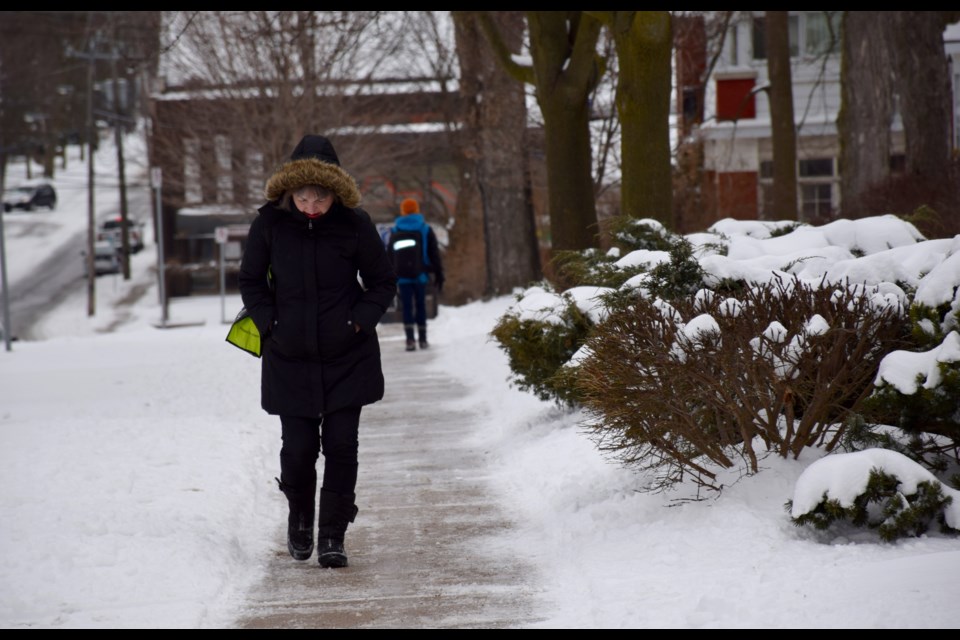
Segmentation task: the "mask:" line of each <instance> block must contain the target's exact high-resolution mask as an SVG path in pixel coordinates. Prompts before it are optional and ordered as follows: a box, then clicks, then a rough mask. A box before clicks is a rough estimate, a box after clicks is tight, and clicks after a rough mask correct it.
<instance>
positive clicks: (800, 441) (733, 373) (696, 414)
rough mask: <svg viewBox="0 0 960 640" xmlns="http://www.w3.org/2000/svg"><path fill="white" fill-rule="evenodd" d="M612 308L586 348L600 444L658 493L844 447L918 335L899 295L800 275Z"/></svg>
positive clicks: (587, 399)
mask: <svg viewBox="0 0 960 640" xmlns="http://www.w3.org/2000/svg"><path fill="white" fill-rule="evenodd" d="M608 311H609V316H608V317H607V319H606V321H605V322H604V323H603V324H602V325H600V326H598V327H597V329H596V330H595V331H594V332H593V333H592V334H591V335H590V337H589V338H588V339H587V342H586V344H585V345H584V348H585V350H586V352H587V354H588V355H587V356H586V357H585V358H583V359H582V360H581V361H580V362H579V368H578V382H577V386H578V387H579V389H580V395H579V397H580V401H581V403H582V404H583V406H584V408H585V410H586V412H587V414H588V415H589V416H590V420H589V423H588V425H589V429H590V433H591V436H592V437H593V438H594V440H595V442H596V443H597V446H598V447H599V448H600V449H601V450H603V451H605V452H606V453H608V454H609V455H611V456H612V457H614V458H616V459H619V460H621V461H622V462H624V463H627V464H630V465H636V466H639V467H641V468H643V469H648V470H654V471H655V472H656V475H657V476H658V477H659V478H660V480H659V481H658V486H660V487H663V486H666V485H669V484H671V483H673V482H676V481H679V480H680V479H681V478H683V477H684V476H685V475H690V474H692V475H693V477H694V478H695V479H696V481H697V482H699V483H701V484H703V485H705V486H712V483H713V480H714V478H715V476H716V471H717V467H718V466H719V467H723V468H729V467H734V466H735V465H738V464H740V465H742V467H743V468H744V471H745V472H747V473H752V472H756V471H757V470H758V459H759V458H760V457H761V456H762V455H764V454H765V453H766V452H774V453H776V454H778V455H781V456H783V457H787V456H794V457H796V456H799V454H800V452H801V451H802V450H803V449H804V448H805V447H811V446H824V447H825V448H826V449H827V450H831V449H833V448H834V447H835V446H836V445H837V443H838V442H839V440H840V438H841V436H842V434H843V430H844V423H845V420H846V419H847V418H848V417H849V416H851V415H853V414H855V413H856V412H857V411H858V410H859V406H860V404H861V403H862V401H863V399H864V398H865V397H866V396H867V395H868V394H869V392H870V390H871V389H872V382H873V379H874V377H875V375H876V371H877V367H878V365H879V362H880V360H881V359H882V358H883V356H885V355H886V354H887V353H889V352H890V351H892V350H894V349H897V348H899V347H901V346H902V345H903V344H904V340H905V337H906V332H907V323H906V322H905V320H904V313H905V311H904V309H903V307H902V306H901V305H900V304H899V300H897V299H895V298H894V299H891V298H889V297H887V296H884V295H881V294H880V293H879V291H878V290H877V289H876V288H870V287H861V286H849V285H843V286H841V285H828V284H826V283H819V284H817V285H812V284H809V283H803V282H801V281H799V280H796V279H792V280H787V279H782V280H775V281H773V282H769V283H766V284H761V285H754V286H752V287H750V288H749V289H746V290H744V291H743V292H742V293H741V294H739V295H738V297H736V298H734V297H724V296H723V295H719V294H717V293H716V292H714V291H711V290H707V289H703V290H700V291H698V292H697V293H696V294H694V295H689V296H686V297H682V298H677V299H674V300H671V301H669V302H668V301H666V300H663V299H660V298H646V297H638V298H637V299H636V302H635V303H634V304H633V305H632V306H630V307H627V308H621V309H613V310H608ZM739 460H742V462H740V463H738V461H739Z"/></svg>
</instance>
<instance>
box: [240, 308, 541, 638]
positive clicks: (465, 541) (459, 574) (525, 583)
mask: <svg viewBox="0 0 960 640" xmlns="http://www.w3.org/2000/svg"><path fill="white" fill-rule="evenodd" d="M379 331H380V337H381V349H382V352H383V366H384V374H385V376H386V395H385V397H384V399H383V400H382V401H381V402H379V403H376V404H374V405H372V406H369V407H366V408H365V409H364V411H363V413H362V414H361V423H360V472H359V480H358V483H357V504H358V506H359V508H360V513H359V515H358V516H357V519H356V522H354V523H353V524H352V525H351V526H350V528H349V529H348V531H347V539H346V548H347V553H348V555H349V557H350V566H349V567H347V568H344V569H336V570H333V569H321V568H320V567H319V565H318V564H317V561H316V556H315V555H314V556H312V557H311V558H310V560H309V561H306V562H297V561H295V560H293V559H291V558H290V556H289V554H288V553H287V550H286V542H285V540H286V538H285V535H286V527H285V523H281V522H278V523H277V535H276V541H275V545H274V548H273V549H272V550H269V551H266V552H267V553H271V554H272V557H271V558H270V560H269V561H268V562H269V574H268V576H267V577H266V579H265V580H264V581H262V582H261V583H260V584H259V585H258V586H257V587H256V588H255V589H254V590H253V592H252V593H250V594H249V595H248V597H247V602H246V604H245V605H244V606H243V607H242V609H243V610H244V611H246V613H245V614H244V615H242V616H241V618H240V619H239V621H238V622H237V626H239V627H244V628H333V627H335V628H364V627H367V628H498V627H500V628H505V627H523V626H525V625H527V624H530V623H532V622H534V621H535V620H536V617H535V610H534V609H535V607H534V604H533V601H534V600H535V597H534V594H535V592H536V587H535V585H533V584H531V583H532V581H535V579H536V578H535V571H534V570H533V567H532V566H527V565H526V563H525V562H524V561H523V559H521V558H518V557H515V555H514V554H513V552H512V551H511V550H510V549H509V548H508V547H507V545H506V544H505V543H504V542H503V541H502V539H498V538H497V535H498V532H502V531H504V530H505V529H506V528H509V527H510V526H511V524H510V522H508V521H507V520H506V519H505V515H504V514H503V513H502V511H501V510H500V508H499V506H498V504H497V502H496V499H495V498H494V497H493V496H492V491H491V489H490V487H489V485H488V478H487V477H486V476H485V472H484V468H483V460H482V452H481V451H479V450H478V449H477V448H476V447H475V446H473V445H472V444H471V436H472V435H473V433H474V431H475V429H476V425H474V424H473V423H472V422H471V421H473V420H476V419H477V417H476V416H472V415H470V414H467V413H465V412H462V411H458V410H456V409H451V408H450V407H449V406H445V404H444V403H445V402H446V401H448V400H450V399H456V398H459V397H461V396H462V395H463V394H464V392H465V389H463V388H462V386H460V384H459V383H457V382H456V381H452V380H450V379H449V378H445V377H441V376H440V375H439V374H435V373H432V372H430V371H429V367H428V366H427V365H428V363H429V362H430V361H431V360H432V359H433V358H434V357H435V355H436V353H437V351H436V349H437V347H433V350H427V351H417V352H415V353H407V352H404V351H403V342H402V335H401V333H402V326H401V325H400V324H398V323H394V324H387V325H381V326H380V328H379ZM439 348H443V347H439ZM465 366H469V365H468V364H466V363H465ZM318 470H321V471H322V459H321V462H320V463H318ZM277 499H278V500H279V499H282V496H280V495H279V494H278V496H277Z"/></svg>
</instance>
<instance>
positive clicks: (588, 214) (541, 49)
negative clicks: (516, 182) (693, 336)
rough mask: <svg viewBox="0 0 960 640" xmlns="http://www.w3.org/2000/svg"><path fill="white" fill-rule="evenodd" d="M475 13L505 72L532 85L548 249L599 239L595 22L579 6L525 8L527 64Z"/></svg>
mask: <svg viewBox="0 0 960 640" xmlns="http://www.w3.org/2000/svg"><path fill="white" fill-rule="evenodd" d="M481 19H482V23H481V24H482V26H483V28H484V32H485V35H487V37H488V39H489V40H490V42H491V45H492V46H493V49H494V52H495V53H496V54H497V56H498V59H499V60H500V63H501V64H503V65H504V68H505V69H506V70H507V72H508V73H510V75H512V76H513V77H514V78H516V79H518V80H521V81H523V82H528V83H530V84H533V85H535V86H536V89H537V103H538V104H539V105H540V111H541V112H542V114H543V126H544V135H545V138H546V156H547V182H548V186H547V191H548V201H549V207H550V247H551V250H552V251H558V250H580V249H587V248H591V247H596V246H598V245H599V242H598V237H597V235H598V228H597V208H596V202H595V200H594V195H593V179H592V173H593V168H592V166H591V161H592V150H591V147H590V129H589V116H590V112H589V105H588V97H589V96H590V93H591V92H592V91H593V89H594V88H595V87H596V85H597V82H598V81H599V76H600V64H599V60H598V56H597V52H596V46H597V39H598V38H599V35H600V27H601V24H600V22H599V21H598V20H597V19H595V18H593V17H591V16H590V15H588V14H587V12H584V11H528V12H527V23H528V25H529V28H530V53H531V57H532V58H533V66H532V68H531V67H529V66H525V65H520V64H518V63H517V62H516V60H514V59H513V57H512V55H511V52H510V50H509V49H508V48H507V47H506V46H504V43H503V38H502V35H500V34H499V32H498V30H497V29H496V26H495V25H494V24H493V23H492V22H491V20H490V18H489V16H488V15H486V14H485V12H484V14H482V15H481Z"/></svg>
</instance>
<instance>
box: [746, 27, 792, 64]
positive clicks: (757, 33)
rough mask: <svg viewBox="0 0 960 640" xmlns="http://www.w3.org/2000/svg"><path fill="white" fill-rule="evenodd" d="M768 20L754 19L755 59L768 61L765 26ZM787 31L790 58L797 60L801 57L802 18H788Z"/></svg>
mask: <svg viewBox="0 0 960 640" xmlns="http://www.w3.org/2000/svg"><path fill="white" fill-rule="evenodd" d="M765 22H766V18H764V17H763V16H761V17H759V18H754V19H753V59H754V60H766V59H767V34H766V26H765ZM787 29H788V30H789V34H790V36H789V38H790V57H791V58H795V57H797V56H798V55H800V16H789V17H788V18H787Z"/></svg>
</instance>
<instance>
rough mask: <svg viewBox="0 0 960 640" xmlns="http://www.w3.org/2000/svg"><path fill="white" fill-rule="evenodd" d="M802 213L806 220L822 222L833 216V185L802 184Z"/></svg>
mask: <svg viewBox="0 0 960 640" xmlns="http://www.w3.org/2000/svg"><path fill="white" fill-rule="evenodd" d="M800 211H801V212H802V214H803V219H804V220H822V219H826V218H830V217H831V216H832V215H833V185H832V184H830V183H820V184H801V185H800Z"/></svg>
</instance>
